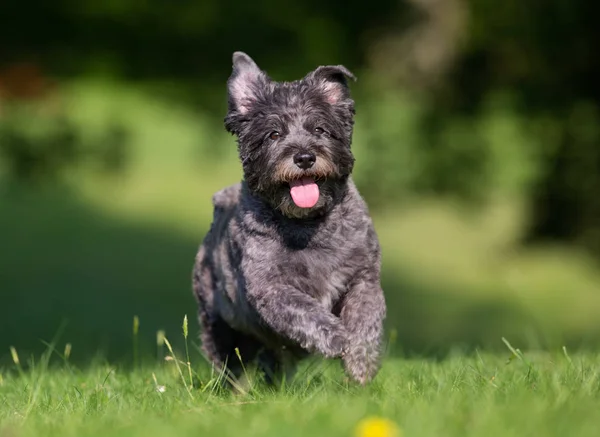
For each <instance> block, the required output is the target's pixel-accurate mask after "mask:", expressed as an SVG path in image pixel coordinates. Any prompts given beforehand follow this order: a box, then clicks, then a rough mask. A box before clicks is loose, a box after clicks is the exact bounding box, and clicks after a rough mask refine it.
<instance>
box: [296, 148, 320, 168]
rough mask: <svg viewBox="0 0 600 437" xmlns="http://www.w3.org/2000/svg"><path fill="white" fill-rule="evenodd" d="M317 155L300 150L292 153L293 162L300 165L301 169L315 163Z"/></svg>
mask: <svg viewBox="0 0 600 437" xmlns="http://www.w3.org/2000/svg"><path fill="white" fill-rule="evenodd" d="M316 160H317V157H316V156H315V154H314V153H306V152H300V153H296V154H295V155H294V164H296V165H297V166H298V167H300V168H301V169H302V170H308V169H309V168H311V167H312V166H313V165H315V161H316Z"/></svg>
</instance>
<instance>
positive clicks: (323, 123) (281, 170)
mask: <svg viewBox="0 0 600 437" xmlns="http://www.w3.org/2000/svg"><path fill="white" fill-rule="evenodd" d="M348 79H355V78H354V76H353V74H352V73H351V72H350V71H348V69H346V68H345V67H343V66H341V65H340V66H321V67H318V68H317V69H316V70H314V71H312V72H311V73H309V74H308V75H306V76H305V77H304V78H303V79H301V80H297V81H294V82H276V81H273V80H271V79H270V78H269V77H268V76H267V74H266V73H265V72H264V71H262V70H261V69H260V68H259V67H258V66H257V65H256V63H255V62H254V61H253V60H252V59H251V58H250V57H249V56H248V55H247V54H245V53H242V52H235V53H234V54H233V72H232V74H231V76H230V78H229V80H228V82H227V88H228V113H227V116H226V118H225V127H226V129H227V130H228V131H229V132H230V133H232V134H234V135H235V136H236V137H237V140H238V151H239V156H240V160H241V163H242V167H243V180H242V182H241V183H238V184H236V185H233V186H230V187H227V188H224V189H223V190H221V191H219V192H217V193H216V194H215V195H214V196H213V199H212V202H213V205H214V216H213V222H212V225H211V228H210V230H209V232H208V233H207V235H206V237H205V238H204V241H203V243H202V245H201V246H200V249H199V251H198V255H197V257H196V261H195V265H194V274H193V287H194V294H195V296H196V299H197V301H198V305H199V320H200V327H201V342H202V349H203V352H204V353H205V354H206V356H207V357H208V359H209V360H211V362H212V363H213V364H214V365H215V366H218V367H221V368H223V369H226V370H228V371H230V372H232V373H233V374H234V375H235V376H238V375H240V371H241V369H243V367H242V366H243V365H245V364H247V363H250V362H257V363H258V365H259V367H260V368H261V369H262V370H263V371H264V373H265V378H266V380H267V382H271V383H272V382H275V381H277V380H280V379H279V378H280V377H282V376H284V375H288V376H289V375H290V374H291V373H293V371H294V370H295V367H296V364H297V362H298V361H299V360H300V359H302V358H304V357H306V356H308V355H309V354H315V353H316V354H320V355H322V356H324V357H327V358H341V360H342V362H343V365H344V369H345V371H346V374H347V375H348V376H349V377H350V378H352V379H353V380H354V381H356V382H358V383H360V384H365V383H367V382H369V381H371V380H372V379H373V378H374V377H375V375H376V374H377V372H378V371H379V368H380V362H381V353H382V331H383V320H384V318H385V313H386V305H385V299H384V295H383V291H382V289H381V284H380V265H381V250H380V246H379V241H378V239H377V235H376V233H375V230H374V227H373V223H372V221H371V218H370V216H369V212H368V209H367V206H366V204H365V202H364V200H363V199H362V197H361V196H360V194H359V192H358V190H357V188H356V186H355V184H354V182H353V181H352V178H351V173H352V169H353V166H354V156H353V155H352V152H351V147H350V146H351V142H352V132H353V126H354V114H355V111H354V102H353V100H352V99H351V97H350V92H349V87H348ZM236 349H237V352H236ZM240 361H241V362H240ZM290 372H291V373H290Z"/></svg>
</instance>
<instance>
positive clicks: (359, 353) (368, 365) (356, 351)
mask: <svg viewBox="0 0 600 437" xmlns="http://www.w3.org/2000/svg"><path fill="white" fill-rule="evenodd" d="M378 349H379V348H378V347H377V346H374V345H365V344H361V345H353V346H351V347H350V348H349V349H348V350H347V351H346V352H345V353H344V354H343V356H342V360H343V363H344V370H345V371H346V374H347V375H348V376H349V377H350V378H351V379H353V380H354V381H356V382H358V383H359V384H361V385H365V384H367V383H369V382H370V381H372V380H373V378H375V376H376V375H377V372H379V367H380V359H379V350H378Z"/></svg>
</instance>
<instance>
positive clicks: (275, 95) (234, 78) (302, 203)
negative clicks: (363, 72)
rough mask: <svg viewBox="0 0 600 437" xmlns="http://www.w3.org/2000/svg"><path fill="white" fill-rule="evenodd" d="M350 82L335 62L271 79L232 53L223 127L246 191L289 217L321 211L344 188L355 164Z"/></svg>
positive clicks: (308, 215) (249, 62) (247, 57)
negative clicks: (296, 76) (295, 76)
mask: <svg viewBox="0 0 600 437" xmlns="http://www.w3.org/2000/svg"><path fill="white" fill-rule="evenodd" d="M348 78H350V79H355V78H354V75H353V74H352V73H351V72H350V71H348V70H347V69H346V68H345V67H343V66H341V65H338V66H321V67H318V68H317V69H316V70H314V71H312V72H310V73H309V74H307V75H306V76H305V77H304V78H303V79H300V80H297V81H294V82H275V81H273V80H271V79H270V78H269V77H268V76H267V75H266V73H265V72H263V71H262V70H261V69H260V68H258V66H257V65H256V64H255V63H254V61H253V60H252V59H251V58H250V57H249V56H248V55H246V54H245V53H242V52H235V53H234V54H233V72H232V74H231V76H230V78H229V80H228V83H227V86H228V92H229V101H228V103H229V107H228V113H227V117H226V118H225V127H226V129H227V130H228V131H229V132H231V133H233V134H235V135H236V136H237V138H238V145H239V147H238V148H239V155H240V159H241V161H242V167H243V171H244V179H245V181H246V183H247V185H248V187H249V189H250V190H251V191H252V192H253V193H254V194H256V195H258V196H260V197H262V198H263V199H265V200H266V201H267V202H268V203H269V204H270V205H271V206H272V207H273V208H276V209H278V210H279V211H280V212H281V213H283V214H284V215H286V216H288V217H292V218H306V217H311V216H314V215H315V214H319V213H321V212H322V211H326V210H327V209H328V208H329V207H330V206H331V205H332V204H333V203H334V202H335V201H336V199H337V198H339V196H340V195H341V193H342V192H343V191H344V189H345V186H346V181H347V179H348V176H349V175H350V173H351V172H352V167H353V165H354V157H353V155H352V152H351V150H350V144H351V142H352V129H353V125H354V102H353V101H352V99H351V98H350V93H349V89H348V83H347V79H348Z"/></svg>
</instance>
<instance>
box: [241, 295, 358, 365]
mask: <svg viewBox="0 0 600 437" xmlns="http://www.w3.org/2000/svg"><path fill="white" fill-rule="evenodd" d="M248 298H249V301H250V303H251V304H252V306H253V307H254V308H255V309H256V311H257V312H258V314H259V315H260V316H261V318H262V320H263V321H264V323H266V324H267V325H268V326H269V327H270V328H271V329H273V330H274V331H275V332H277V333H278V334H279V335H282V336H284V337H286V338H288V339H290V340H292V341H294V342H296V343H298V344H299V345H300V346H301V347H302V348H303V349H305V350H308V351H310V352H315V351H316V352H319V353H321V354H322V355H324V356H325V357H327V358H335V357H340V356H341V355H342V353H343V352H344V350H345V348H346V347H347V344H348V335H347V333H346V330H345V328H344V326H343V325H342V323H341V321H340V319H339V318H337V317H335V316H334V315H333V314H331V313H330V312H328V311H327V310H325V309H324V308H323V307H322V306H321V305H319V303H318V302H317V301H316V300H315V299H313V298H312V297H310V296H308V295H306V294H304V293H302V292H300V291H298V290H296V289H294V288H290V287H289V286H283V285H282V286H270V287H268V288H266V289H265V288H263V289H261V290H250V289H249V290H248Z"/></svg>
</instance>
